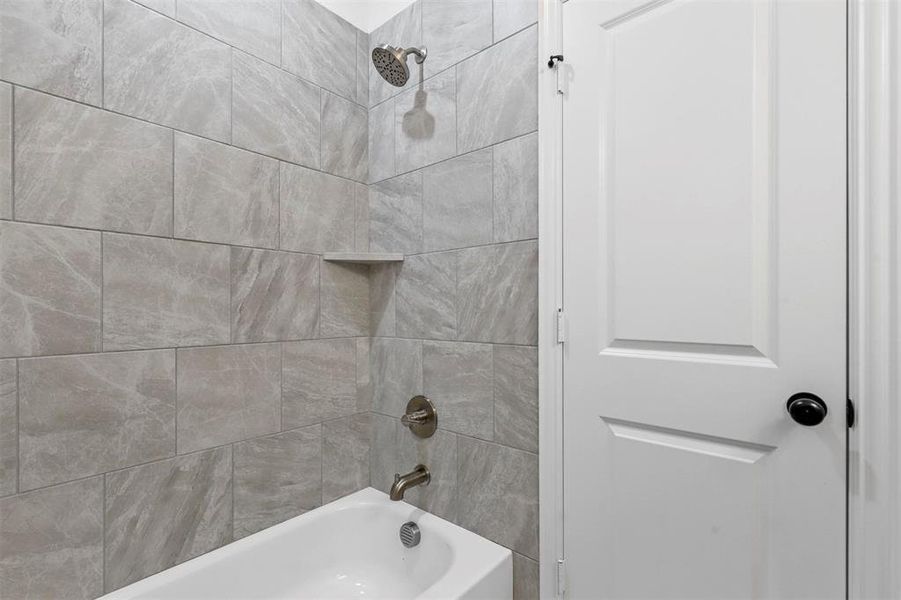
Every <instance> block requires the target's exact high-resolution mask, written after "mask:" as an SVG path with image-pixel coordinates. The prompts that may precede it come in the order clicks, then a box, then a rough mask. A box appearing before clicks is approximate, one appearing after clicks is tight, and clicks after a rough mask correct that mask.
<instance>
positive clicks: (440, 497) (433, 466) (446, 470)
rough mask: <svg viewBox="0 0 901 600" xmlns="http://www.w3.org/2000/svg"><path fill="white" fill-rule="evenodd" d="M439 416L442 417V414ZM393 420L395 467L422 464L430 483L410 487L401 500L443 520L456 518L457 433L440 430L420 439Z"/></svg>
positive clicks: (403, 469)
mask: <svg viewBox="0 0 901 600" xmlns="http://www.w3.org/2000/svg"><path fill="white" fill-rule="evenodd" d="M441 416H442V418H443V417H444V415H443V414H442V415H441ZM439 422H440V421H439ZM395 423H397V444H398V455H399V458H398V460H397V467H396V468H395V470H401V471H403V472H405V473H406V472H408V471H410V470H412V469H413V467H415V466H416V465H418V464H423V465H426V466H427V467H428V468H429V473H431V475H432V480H431V481H430V482H429V485H427V486H421V487H415V488H413V489H411V490H409V491H408V492H407V493H406V495H405V496H404V500H406V501H407V502H409V503H410V504H412V505H414V506H418V507H419V508H421V509H423V510H427V511H429V512H430V513H432V514H433V515H438V516H439V517H441V518H442V519H447V520H449V521H456V520H457V436H456V435H455V434H453V433H450V432H448V431H442V430H440V429H439V430H438V431H436V432H435V435H433V436H432V437H430V438H428V439H421V438H418V437H416V436H414V435H413V434H412V433H410V432H409V431H408V430H407V428H406V427H404V426H403V425H401V424H400V422H399V421H397V420H395ZM389 485H390V480H389Z"/></svg>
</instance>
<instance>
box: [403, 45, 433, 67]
mask: <svg viewBox="0 0 901 600" xmlns="http://www.w3.org/2000/svg"><path fill="white" fill-rule="evenodd" d="M404 52H406V53H407V54H412V55H413V60H415V61H416V64H417V65H421V64H422V63H423V62H424V61H425V57H426V55H427V54H428V50H426V48H425V47H422V48H415V47H413V46H411V47H409V48H404Z"/></svg>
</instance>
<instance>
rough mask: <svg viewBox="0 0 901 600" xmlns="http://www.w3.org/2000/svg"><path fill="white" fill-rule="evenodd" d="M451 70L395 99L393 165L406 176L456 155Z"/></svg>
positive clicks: (454, 96) (454, 107) (455, 122)
mask: <svg viewBox="0 0 901 600" xmlns="http://www.w3.org/2000/svg"><path fill="white" fill-rule="evenodd" d="M455 85H456V84H455V77H454V70H453V69H449V70H447V71H445V72H444V73H441V74H439V75H436V76H434V77H432V78H431V79H427V80H426V81H425V83H424V84H423V85H421V86H417V88H416V89H415V90H410V91H407V92H404V93H403V94H401V95H399V96H398V97H397V98H395V99H394V144H395V151H394V162H395V164H396V168H397V172H398V173H406V172H407V171H412V170H414V169H418V168H420V167H424V166H426V165H430V164H432V163H436V162H438V161H440V160H444V159H446V158H450V157H451V156H454V155H455V154H456V153H457V102H456V93H455V90H454V88H455Z"/></svg>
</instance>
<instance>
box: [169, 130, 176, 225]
mask: <svg viewBox="0 0 901 600" xmlns="http://www.w3.org/2000/svg"><path fill="white" fill-rule="evenodd" d="M169 133H170V134H171V136H172V173H171V175H172V223H171V225H172V229H171V230H170V231H169V233H170V234H171V236H172V238H175V130H172V131H170V132H169Z"/></svg>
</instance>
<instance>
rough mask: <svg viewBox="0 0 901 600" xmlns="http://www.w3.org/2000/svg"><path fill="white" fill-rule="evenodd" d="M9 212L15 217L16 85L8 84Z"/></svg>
mask: <svg viewBox="0 0 901 600" xmlns="http://www.w3.org/2000/svg"><path fill="white" fill-rule="evenodd" d="M9 214H10V218H11V219H13V220H15V218H16V86H15V85H13V84H9Z"/></svg>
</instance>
